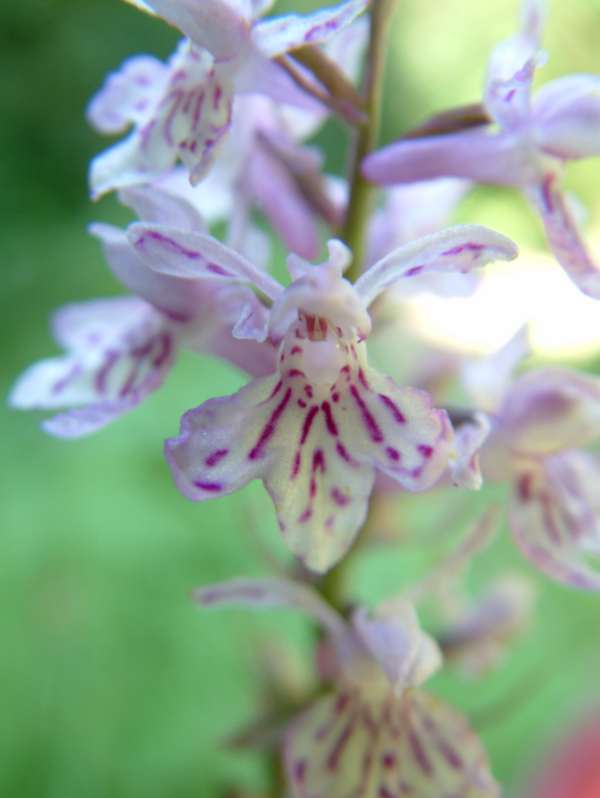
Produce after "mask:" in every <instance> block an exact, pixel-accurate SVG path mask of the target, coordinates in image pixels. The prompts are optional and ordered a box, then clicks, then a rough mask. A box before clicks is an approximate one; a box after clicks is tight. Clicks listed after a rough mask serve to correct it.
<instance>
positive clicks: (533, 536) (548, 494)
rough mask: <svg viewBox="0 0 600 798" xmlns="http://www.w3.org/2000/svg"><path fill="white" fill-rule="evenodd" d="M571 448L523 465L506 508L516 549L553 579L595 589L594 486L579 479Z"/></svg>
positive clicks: (598, 535) (598, 570) (597, 527)
mask: <svg viewBox="0 0 600 798" xmlns="http://www.w3.org/2000/svg"><path fill="white" fill-rule="evenodd" d="M572 457H573V455H572V453H565V454H561V455H555V456H554V457H551V458H547V459H546V460H545V461H544V463H543V465H542V466H538V465H537V464H535V463H534V464H532V465H531V466H530V467H529V468H527V467H526V466H523V468H522V470H521V471H520V473H519V475H518V478H517V481H516V486H515V492H514V496H513V501H512V505H511V509H510V517H509V518H510V526H511V530H512V533H513V536H514V539H515V542H516V544H517V546H518V547H519V549H520V550H521V552H522V553H523V554H524V555H525V556H526V557H527V558H528V559H529V560H531V562H532V563H533V564H534V565H535V567H536V568H539V569H540V570H541V571H543V572H544V573H545V574H547V575H548V576H550V577H551V578H552V579H555V580H557V581H558V582H562V583H563V584H566V585H569V586H571V587H576V588H580V589H582V590H600V567H599V566H600V560H599V555H600V548H599V541H600V524H599V523H598V517H597V514H596V512H595V511H594V503H595V498H594V497H595V494H596V492H597V485H594V489H593V493H592V494H591V495H590V493H589V486H588V484H587V483H586V481H585V480H582V479H581V478H580V470H579V468H578V464H577V462H576V461H575V463H573V461H572V459H571V458H572Z"/></svg>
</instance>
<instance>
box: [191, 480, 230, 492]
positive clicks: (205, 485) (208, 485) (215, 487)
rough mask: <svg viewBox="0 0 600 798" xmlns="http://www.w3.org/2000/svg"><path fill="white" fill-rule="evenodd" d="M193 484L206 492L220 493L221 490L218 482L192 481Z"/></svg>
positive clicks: (221, 486)
mask: <svg viewBox="0 0 600 798" xmlns="http://www.w3.org/2000/svg"><path fill="white" fill-rule="evenodd" d="M194 485H195V486H196V487H197V488H200V490H205V491H206V492H207V493H220V492H221V491H222V490H223V485H221V483H220V482H194Z"/></svg>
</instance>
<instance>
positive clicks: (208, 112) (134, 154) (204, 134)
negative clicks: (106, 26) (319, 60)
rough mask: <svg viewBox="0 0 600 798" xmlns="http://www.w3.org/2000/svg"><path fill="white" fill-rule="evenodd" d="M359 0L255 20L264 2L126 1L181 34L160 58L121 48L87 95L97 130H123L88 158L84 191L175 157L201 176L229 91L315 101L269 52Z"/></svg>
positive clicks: (227, 108)
mask: <svg viewBox="0 0 600 798" xmlns="http://www.w3.org/2000/svg"><path fill="white" fill-rule="evenodd" d="M368 3H369V0H346V2H343V3H340V4H339V5H337V6H335V7H333V8H327V9H322V10H320V11H316V12H314V13H312V14H307V15H303V16H302V15H288V16H283V17H274V18H270V19H266V20H263V21H259V20H258V19H257V18H258V17H260V16H261V15H262V14H263V13H264V12H265V11H266V10H267V8H268V6H269V5H270V3H247V2H238V1H237V0H236V1H235V2H233V0H201V2H196V1H195V0H151V1H150V2H148V3H144V4H136V5H140V7H142V6H143V7H146V8H148V9H149V10H151V11H153V12H156V13H157V14H160V15H161V16H162V17H164V19H165V20H166V21H167V22H169V23H170V24H172V25H174V26H175V27H177V28H179V30H181V32H182V33H183V34H184V35H185V36H186V37H187V38H186V40H184V41H182V42H181V44H180V45H179V47H178V49H177V50H176V52H175V54H174V55H173V56H172V57H171V59H170V60H169V62H168V63H167V64H163V63H162V62H160V61H158V60H157V59H155V58H152V57H150V56H138V57H134V58H130V59H129V60H127V61H126V62H125V63H124V65H123V66H122V68H121V70H120V71H119V72H117V73H115V74H113V75H110V76H109V78H108V80H107V81H106V83H105V85H104V87H103V88H102V89H101V91H100V92H99V93H98V94H97V95H96V96H95V97H94V98H93V100H92V103H91V105H90V108H89V118H90V120H91V122H92V124H94V126H95V127H97V128H98V129H99V130H101V131H102V132H105V133H117V132H120V131H122V130H125V129H126V128H127V127H129V126H130V125H133V126H134V129H133V132H132V133H130V135H129V136H128V137H127V138H126V139H125V140H124V141H123V142H121V143H120V144H117V145H116V146H114V147H112V148H111V149H109V150H108V151H106V152H105V153H103V154H101V155H100V156H98V157H97V158H95V159H94V161H93V162H92V165H91V172H90V183H91V188H92V193H93V194H94V196H100V195H102V194H103V193H105V192H106V191H110V190H112V189H114V188H119V187H123V186H127V185H131V184H134V183H139V182H143V181H147V180H151V179H153V178H155V177H157V176H158V175H160V174H161V173H162V172H164V171H165V170H166V169H168V168H170V167H171V166H172V165H173V164H174V163H175V161H176V160H177V159H180V160H181V161H183V163H184V164H185V165H186V167H187V168H188V169H189V171H190V179H191V181H192V183H197V182H198V181H199V180H201V179H202V177H203V176H204V174H205V173H206V171H207V170H208V168H209V167H210V165H211V163H212V161H213V158H214V156H215V153H216V151H217V149H218V148H219V146H220V145H221V144H222V142H223V140H224V137H225V135H226V134H227V132H228V131H229V129H230V127H231V122H232V104H233V98H234V95H235V94H236V93H238V92H258V93H264V94H268V95H269V96H270V97H273V98H274V99H276V100H277V101H279V102H285V103H289V104H293V105H300V106H301V107H312V108H314V107H315V105H318V104H317V103H316V102H315V101H314V100H312V98H310V97H309V96H308V94H306V93H305V92H303V91H302V90H300V89H299V88H298V87H297V86H296V84H295V83H294V81H293V80H292V79H291V78H290V77H289V76H288V75H287V74H286V73H285V72H284V70H283V69H282V68H281V67H280V66H279V65H277V64H276V63H275V62H274V60H273V59H275V58H276V57H278V56H280V55H282V54H284V53H287V52H289V51H291V50H294V49H297V48H299V47H302V46H304V45H313V44H319V43H321V42H324V41H327V40H329V39H330V38H331V37H332V36H334V35H335V34H336V33H337V32H338V31H339V30H341V29H342V28H344V27H345V26H346V25H349V24H350V23H351V22H352V21H353V20H354V19H355V18H356V17H357V16H358V15H359V14H360V13H361V12H362V11H364V10H365V8H366V7H367V5H368Z"/></svg>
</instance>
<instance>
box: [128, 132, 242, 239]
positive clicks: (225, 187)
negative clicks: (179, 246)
mask: <svg viewBox="0 0 600 798" xmlns="http://www.w3.org/2000/svg"><path fill="white" fill-rule="evenodd" d="M230 143H231V138H230V139H228V140H227V142H226V144H225V145H224V149H223V151H222V153H221V154H222V156H223V158H221V157H219V158H217V159H216V161H215V162H214V164H213V165H212V167H211V169H210V171H209V172H208V174H207V175H206V177H205V178H204V180H202V181H201V182H200V183H199V184H198V185H196V186H192V185H191V183H190V180H189V177H188V173H187V170H186V169H185V168H184V167H181V166H180V167H175V168H174V169H171V170H169V171H168V172H166V173H165V174H163V175H161V177H160V178H159V179H158V180H155V181H154V182H153V183H152V184H151V185H152V187H156V188H158V189H159V190H160V191H163V192H165V193H166V194H169V195H170V196H173V197H176V198H177V199H179V200H181V201H182V202H185V203H187V204H188V205H189V206H191V207H192V208H193V209H194V211H195V212H196V214H197V215H198V217H199V218H201V219H203V220H204V222H205V223H206V224H207V225H212V224H214V223H216V222H220V221H222V220H223V219H226V218H227V217H229V216H231V215H233V208H234V194H233V185H232V183H233V180H234V178H235V172H234V171H233V170H232V169H231V166H230V157H229V156H230V147H229V144H230ZM140 218H141V219H142V221H145V222H147V221H153V222H157V223H161V224H168V225H169V226H170V227H177V228H179V229H183V230H188V229H189V230H193V229H195V230H196V232H200V231H199V230H198V228H197V227H196V228H192V227H190V226H183V227H182V225H181V220H180V222H179V223H177V224H174V223H172V222H171V221H168V220H165V219H164V218H162V219H159V218H154V219H152V220H150V219H147V218H146V217H144V216H142V217H140Z"/></svg>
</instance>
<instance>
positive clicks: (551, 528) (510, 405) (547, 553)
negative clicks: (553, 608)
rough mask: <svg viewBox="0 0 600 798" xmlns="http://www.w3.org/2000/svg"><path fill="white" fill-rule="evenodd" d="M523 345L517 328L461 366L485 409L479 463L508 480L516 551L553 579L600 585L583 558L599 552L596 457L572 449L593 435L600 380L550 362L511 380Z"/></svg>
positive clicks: (599, 417) (599, 469) (599, 424)
mask: <svg viewBox="0 0 600 798" xmlns="http://www.w3.org/2000/svg"><path fill="white" fill-rule="evenodd" d="M523 352H524V342H523V336H522V334H520V335H519V336H517V337H516V338H515V339H513V340H512V341H510V342H509V343H508V344H507V346H506V347H505V348H504V349H503V350H501V351H500V352H499V353H498V354H497V356H496V357H495V358H492V359H491V360H490V359H488V360H487V362H486V363H481V364H478V363H472V364H470V365H469V366H468V367H467V371H466V377H467V380H466V381H467V386H468V387H469V388H470V390H471V393H472V394H473V395H474V398H475V401H477V402H478V404H479V406H484V405H485V406H486V409H489V410H490V413H491V416H490V417H491V422H492V429H491V433H490V435H489V437H488V438H487V440H486V441H485V443H484V444H483V447H482V448H481V452H480V457H481V469H482V472H483V475H484V477H485V478H486V479H488V480H492V481H497V482H503V481H509V482H510V483H512V485H513V495H512V501H511V506H510V510H509V524H510V527H511V530H512V534H513V537H514V539H515V542H516V544H517V546H518V547H519V549H520V550H521V551H522V552H523V554H524V555H525V556H526V557H527V558H528V559H529V560H531V562H532V563H533V564H534V565H535V566H536V567H537V568H539V569H540V570H542V571H543V572H544V573H546V574H547V575H548V576H550V577H552V578H553V579H555V580H557V581H559V582H562V583H564V584H567V585H571V586H573V587H578V588H583V589H588V590H600V572H599V571H598V570H597V569H594V568H593V567H592V565H591V563H589V562H588V561H587V558H588V557H589V556H590V555H591V556H594V555H596V556H597V555H599V554H600V523H599V513H600V502H599V501H598V499H597V495H598V485H600V463H598V462H597V461H596V459H595V458H594V456H593V455H592V454H590V453H587V452H584V451H580V448H579V447H584V446H588V445H589V444H592V443H593V442H594V441H596V440H597V439H598V438H599V437H600V380H599V379H598V378H597V377H592V376H589V375H586V374H581V373H578V372H575V371H571V370H569V369H565V368H555V367H552V368H540V369H537V370H534V371H530V372H526V373H525V374H524V375H522V376H521V377H519V378H518V379H516V380H515V381H514V382H511V373H512V370H513V368H514V367H515V365H516V364H517V363H518V361H519V360H520V358H521V357H522V355H523Z"/></svg>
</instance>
